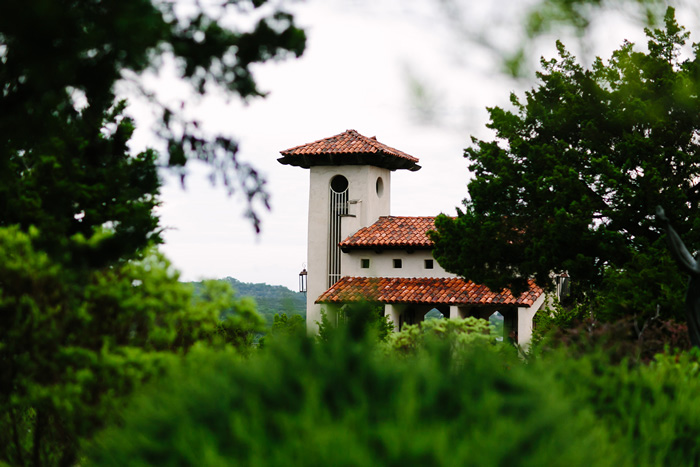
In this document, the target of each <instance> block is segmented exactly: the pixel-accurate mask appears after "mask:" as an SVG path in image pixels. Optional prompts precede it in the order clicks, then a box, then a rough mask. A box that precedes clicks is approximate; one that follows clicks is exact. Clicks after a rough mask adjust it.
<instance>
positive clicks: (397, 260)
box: [394, 259, 402, 269]
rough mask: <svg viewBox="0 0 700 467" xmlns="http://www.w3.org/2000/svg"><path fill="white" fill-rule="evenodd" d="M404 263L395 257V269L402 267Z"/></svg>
mask: <svg viewBox="0 0 700 467" xmlns="http://www.w3.org/2000/svg"><path fill="white" fill-rule="evenodd" d="M401 267H402V264H401V260H400V259H395V260H394V269H401Z"/></svg>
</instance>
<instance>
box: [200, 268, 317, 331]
mask: <svg viewBox="0 0 700 467" xmlns="http://www.w3.org/2000/svg"><path fill="white" fill-rule="evenodd" d="M219 280H221V281H223V282H228V283H229V284H231V286H232V287H233V288H234V290H235V291H236V295H237V296H239V297H253V298H254V299H255V302H256V303H257V304H258V313H260V314H261V315H262V316H263V318H265V321H266V322H267V324H268V326H272V319H273V316H275V315H276V314H278V313H286V314H287V316H291V315H301V316H302V317H303V318H304V319H306V297H305V296H304V294H303V293H300V292H294V291H292V290H289V289H288V288H287V287H283V286H281V285H269V284H251V283H249V282H241V281H239V280H237V279H234V278H233V277H227V278H225V279H219ZM192 284H193V285H194V286H195V288H197V289H198V288H199V285H200V283H199V282H193V283H192Z"/></svg>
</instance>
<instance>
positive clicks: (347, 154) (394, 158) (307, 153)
mask: <svg viewBox="0 0 700 467" xmlns="http://www.w3.org/2000/svg"><path fill="white" fill-rule="evenodd" d="M280 154H282V157H281V158H279V159H277V160H278V161H279V162H280V163H282V164H289V165H295V166H298V167H304V168H309V167H311V166H313V165H374V166H377V167H384V168H387V169H391V170H396V169H408V170H411V171H416V170H418V169H420V166H419V165H418V159H417V158H415V157H413V156H411V155H409V154H406V153H405V152H403V151H399V150H398V149H394V148H392V147H390V146H387V145H386V144H384V143H380V142H379V141H377V138H376V137H374V136H373V137H371V138H368V137H367V136H363V135H361V134H359V133H358V132H357V131H355V130H347V131H346V132H344V133H340V134H339V135H335V136H331V137H330V138H324V139H320V140H318V141H314V142H313V143H308V144H303V145H301V146H296V147H293V148H290V149H285V150H284V151H280Z"/></svg>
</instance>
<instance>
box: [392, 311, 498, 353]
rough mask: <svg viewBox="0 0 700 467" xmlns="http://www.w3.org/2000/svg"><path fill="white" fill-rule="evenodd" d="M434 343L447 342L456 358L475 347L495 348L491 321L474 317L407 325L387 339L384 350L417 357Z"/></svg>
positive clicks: (433, 320)
mask: <svg viewBox="0 0 700 467" xmlns="http://www.w3.org/2000/svg"><path fill="white" fill-rule="evenodd" d="M435 342H446V343H448V345H449V346H450V347H451V348H452V351H453V353H454V354H455V355H460V354H461V353H463V352H464V351H466V350H468V348H469V347H471V346H475V345H485V344H491V345H495V344H496V338H495V336H494V335H492V334H491V326H490V324H489V322H488V321H486V320H483V319H478V318H474V317H468V318H465V319H432V320H428V321H423V322H421V323H419V324H413V325H410V324H405V325H404V326H403V328H402V329H401V331H400V332H395V333H392V334H391V335H389V336H388V338H387V341H386V345H385V346H384V348H385V349H386V351H387V352H396V353H398V354H399V355H405V356H407V355H415V354H416V352H419V351H420V350H424V349H426V347H431V346H432V345H433V344H434V343H435Z"/></svg>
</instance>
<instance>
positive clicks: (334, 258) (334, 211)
mask: <svg viewBox="0 0 700 467" xmlns="http://www.w3.org/2000/svg"><path fill="white" fill-rule="evenodd" d="M348 185H349V184H348V179H347V178H345V177H344V176H342V175H336V176H335V177H333V178H332V179H331V182H330V186H329V187H328V188H329V190H328V195H329V202H330V204H329V206H328V209H329V211H328V220H329V223H328V229H329V231H328V287H331V286H332V285H333V284H335V283H336V282H338V281H339V280H340V258H341V252H340V247H339V246H338V243H340V241H341V240H342V238H341V236H340V223H341V219H342V216H344V215H346V214H347V213H348V200H349V198H348V196H349V194H348V191H349V190H348Z"/></svg>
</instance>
